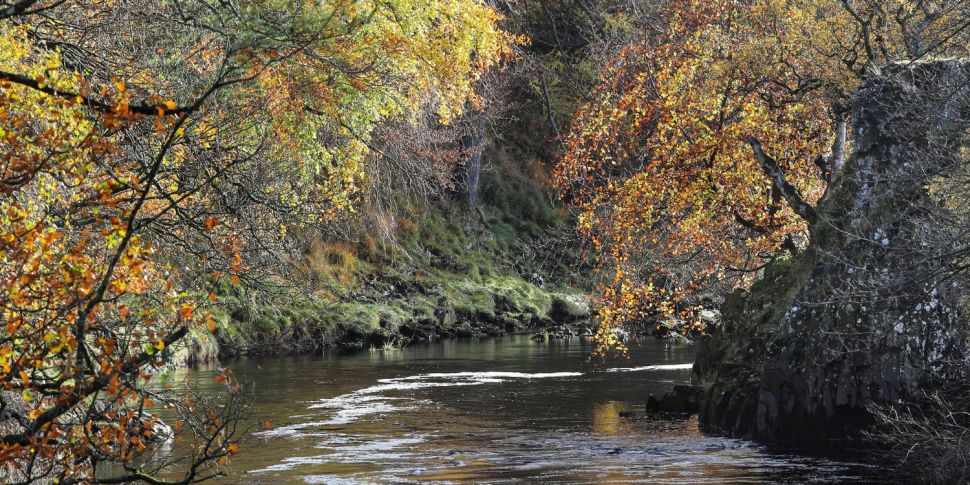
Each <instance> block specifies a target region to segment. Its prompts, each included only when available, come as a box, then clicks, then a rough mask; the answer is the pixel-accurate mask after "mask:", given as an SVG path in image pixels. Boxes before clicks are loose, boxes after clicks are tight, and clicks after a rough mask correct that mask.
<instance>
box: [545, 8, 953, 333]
mask: <svg viewBox="0 0 970 485" xmlns="http://www.w3.org/2000/svg"><path fill="white" fill-rule="evenodd" d="M967 12H968V6H967V3H966V2H960V1H941V2H923V1H913V2H910V1H893V2H875V1H849V0H846V1H840V2H837V1H826V2H807V1H793V0H762V1H755V2H742V1H732V0H720V1H714V2H706V1H705V2H701V1H696V0H680V1H675V2H671V4H670V5H669V7H668V10H667V12H666V14H665V18H666V19H667V21H668V24H667V27H666V29H664V30H662V31H661V32H660V33H658V34H656V35H651V36H648V37H647V38H645V39H643V40H642V41H640V42H636V43H633V44H631V45H628V46H627V47H626V48H625V49H624V50H623V51H622V52H621V53H620V54H619V55H618V56H616V57H615V58H614V59H612V61H611V62H610V63H609V64H608V65H607V67H606V68H605V69H604V70H603V73H602V75H601V82H600V84H599V85H598V86H597V87H596V89H595V94H594V97H593V100H592V101H590V102H589V103H587V104H585V105H584V106H583V107H582V108H580V109H579V110H578V112H577V113H576V115H575V118H574V120H573V125H572V127H571V129H570V131H569V133H568V134H567V136H566V137H565V143H566V146H567V150H566V155H565V156H564V157H563V158H562V160H561V162H560V164H559V166H558V168H557V172H556V179H557V184H558V186H559V188H560V189H561V190H562V194H563V197H564V198H565V199H566V200H567V201H569V202H570V203H571V204H573V205H574V206H575V207H576V208H577V209H578V210H579V229H580V231H581V232H582V233H583V234H584V235H586V236H587V238H589V239H590V240H591V241H592V243H593V246H594V248H595V250H596V251H597V255H598V256H597V257H598V261H599V264H600V266H601V268H602V271H603V272H602V295H601V302H600V305H599V309H598V312H597V314H598V317H599V319H600V321H601V323H602V324H603V325H601V330H600V338H601V340H602V341H608V340H609V339H610V338H611V337H610V335H611V332H610V328H611V327H612V326H614V325H617V324H623V323H631V322H651V323H655V324H656V325H658V327H659V326H660V325H661V324H663V323H664V322H669V321H679V322H683V324H685V325H686V326H688V327H693V328H697V327H703V322H702V320H701V319H700V318H699V311H700V310H701V309H702V308H703V306H704V305H705V301H717V300H718V299H719V298H720V297H722V296H723V295H724V294H725V293H726V292H727V291H730V290H731V289H732V288H735V287H738V286H744V285H746V284H748V283H750V282H751V281H752V280H753V279H754V278H755V277H756V276H757V274H758V272H759V270H760V269H761V268H763V267H764V266H765V265H766V264H767V263H768V262H769V261H771V260H772V259H774V258H776V257H778V256H779V255H781V254H784V253H795V252H797V251H799V248H800V247H802V246H804V244H805V242H806V238H807V228H808V226H809V225H811V224H813V223H815V222H816V221H817V219H818V216H817V214H815V210H814V205H815V203H816V202H817V201H818V200H819V199H820V198H821V197H823V195H824V194H825V190H826V186H827V182H828V180H829V179H830V178H831V177H833V176H835V174H836V172H837V171H838V170H839V168H840V167H841V164H842V162H843V161H844V158H845V153H846V132H847V125H848V120H847V119H846V115H847V108H846V106H847V103H848V100H849V98H850V96H851V94H852V92H853V90H854V89H855V88H856V87H857V86H858V85H859V83H860V81H861V80H862V79H863V78H864V77H865V76H866V74H867V73H868V72H869V71H870V70H872V69H876V68H878V66H880V65H885V64H886V63H889V62H897V61H902V60H913V59H916V58H919V57H922V56H927V55H930V54H933V55H940V54H941V53H946V52H949V53H966V46H967V27H968V25H967V24H968V18H970V17H968V15H967ZM828 147H831V148H830V149H829V148H828ZM823 154H824V155H823Z"/></svg>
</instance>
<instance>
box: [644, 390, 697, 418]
mask: <svg viewBox="0 0 970 485" xmlns="http://www.w3.org/2000/svg"><path fill="white" fill-rule="evenodd" d="M650 397H651V398H653V399H654V401H655V402H654V403H651V402H650V398H647V407H648V408H649V407H650V406H651V404H652V405H653V406H654V407H655V408H656V412H661V413H676V414H687V415H691V414H697V413H698V411H700V408H701V401H702V400H703V399H704V389H703V388H702V387H699V386H685V385H680V384H678V385H676V386H674V389H673V391H671V392H668V393H666V394H664V395H663V397H662V398H660V399H659V400H657V399H656V398H655V397H653V396H650Z"/></svg>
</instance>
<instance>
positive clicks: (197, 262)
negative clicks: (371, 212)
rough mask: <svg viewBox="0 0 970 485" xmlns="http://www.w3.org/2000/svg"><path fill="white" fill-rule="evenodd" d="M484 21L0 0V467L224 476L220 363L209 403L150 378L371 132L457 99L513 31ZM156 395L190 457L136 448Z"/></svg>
mask: <svg viewBox="0 0 970 485" xmlns="http://www.w3.org/2000/svg"><path fill="white" fill-rule="evenodd" d="M498 20H499V16H498V15H497V14H496V13H495V12H494V11H493V10H492V9H491V8H489V7H486V6H484V5H481V4H479V3H476V2H473V1H467V0H428V1H423V0H417V1H412V0H404V1H392V2H336V3H332V2H328V3H325V4H319V5H318V4H311V3H305V4H300V5H294V4H292V2H276V1H272V0H270V1H255V2H242V3H241V4H239V5H236V4H234V3H230V2H223V3H220V4H218V5H215V4H211V3H209V2H177V5H176V4H175V3H159V2H138V1H136V2H126V3H123V4H121V3H116V2H100V1H95V2H68V3H65V2H56V1H52V2H43V1H31V0H26V1H20V2H15V3H13V4H11V6H9V7H8V6H6V5H5V6H3V7H0V227H2V234H0V321H2V322H3V327H2V328H0V370H2V372H0V481H2V482H4V483H19V482H23V483H32V482H35V481H37V480H47V481H53V482H55V483H79V482H83V483H121V482H123V481H126V480H134V481H138V480H143V481H150V482H153V483H161V482H160V480H161V478H160V477H159V476H158V475H157V474H156V472H157V471H159V470H162V469H164V470H166V473H167V476H168V477H174V478H173V479H172V480H173V482H175V483H189V482H193V481H198V480H201V479H204V478H207V477H211V476H214V475H218V474H220V473H222V471H221V470H222V467H223V466H224V465H226V464H227V462H228V459H229V457H230V456H231V455H233V454H235V453H236V452H237V450H238V445H237V444H236V439H238V436H237V434H236V432H235V426H236V423H237V422H238V420H239V419H240V417H241V410H240V407H239V402H238V399H236V398H235V396H234V395H235V394H236V392H237V391H238V389H239V388H238V385H237V384H236V383H235V382H234V380H233V379H232V376H231V373H230V372H228V371H227V372H225V373H223V374H220V375H219V376H218V377H217V383H219V384H222V385H224V386H225V388H226V398H225V399H222V400H215V401H206V400H203V399H201V398H199V397H198V396H194V395H193V394H192V393H191V392H187V391H185V390H182V391H178V392H177V391H176V390H173V389H163V388H159V386H157V385H150V381H151V379H152V375H153V374H154V373H155V372H156V371H157V370H158V369H159V368H161V367H162V366H164V365H165V363H166V360H167V359H168V358H169V357H170V355H171V351H172V347H173V346H176V345H177V344H178V342H179V340H180V339H182V338H184V337H185V336H186V335H187V334H189V333H191V332H210V331H212V330H214V329H215V325H214V322H213V321H212V318H211V316H210V315H209V312H208V310H207V308H208V307H209V306H211V305H216V304H218V301H217V298H216V297H215V294H214V293H212V292H211V291H210V288H211V287H212V285H215V284H239V283H240V282H241V280H243V279H245V278H246V275H247V273H248V272H250V271H257V269H254V268H253V266H252V260H254V259H259V258H261V257H262V256H264V255H265V253H266V252H267V251H270V250H272V248H277V247H282V246H285V245H286V244H287V241H286V229H287V228H288V227H294V226H296V227H299V226H302V225H306V224H311V223H315V222H320V221H332V220H335V219H339V218H340V217H343V216H344V215H345V214H347V213H348V212H349V211H352V210H353V208H354V204H355V202H356V201H357V200H358V199H359V198H360V197H361V196H362V195H364V194H363V191H364V187H366V184H363V183H362V181H363V180H365V179H366V177H367V173H366V164H365V163H364V162H365V160H367V159H368V157H371V156H373V153H372V151H371V149H370V142H371V139H370V137H371V134H372V133H373V132H374V131H375V130H377V129H378V128H379V127H380V126H382V125H383V124H385V123H387V122H390V121H394V122H396V123H405V124H406V123H407V122H408V121H409V120H412V119H414V117H416V116H419V114H420V113H422V112H432V113H435V114H436V116H437V117H438V119H439V122H441V123H447V122H449V121H451V120H452V119H453V118H454V117H456V116H458V115H459V114H460V113H461V111H462V109H463V108H464V106H465V105H466V103H468V102H469V101H472V102H474V100H475V95H474V86H475V83H476V81H477V79H478V77H479V76H480V75H481V74H482V73H483V72H484V71H486V70H487V69H489V68H491V67H493V66H494V65H495V64H496V63H498V62H500V61H501V60H502V59H503V58H504V57H505V56H507V55H508V54H509V52H510V51H509V46H510V45H511V43H513V42H514V41H515V39H513V38H512V37H511V36H509V35H507V34H506V33H504V32H502V31H501V30H499V28H498V27H497V22H498ZM133 24H137V25H138V29H139V32H140V33H139V36H132V35H131V34H130V32H128V29H127V26H130V25H133ZM162 408H164V409H165V410H166V411H165V413H167V414H166V416H168V419H167V420H168V425H169V426H171V430H172V432H174V434H175V435H176V436H177V437H180V438H179V439H180V440H183V442H187V443H192V445H191V446H189V447H188V451H187V453H188V455H187V456H177V457H176V456H171V457H165V458H159V457H157V456H150V454H151V451H152V449H153V443H155V442H157V441H158V440H164V439H167V438H168V437H167V436H166V435H167V434H168V433H169V432H168V431H166V428H165V426H163V425H161V423H160V421H159V416H160V415H159V410H160V409H162Z"/></svg>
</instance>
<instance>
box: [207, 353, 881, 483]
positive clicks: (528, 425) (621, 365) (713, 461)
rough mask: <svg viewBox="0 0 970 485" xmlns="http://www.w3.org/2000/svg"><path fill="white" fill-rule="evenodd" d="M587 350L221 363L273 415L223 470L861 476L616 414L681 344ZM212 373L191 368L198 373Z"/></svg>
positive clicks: (685, 424)
mask: <svg viewBox="0 0 970 485" xmlns="http://www.w3.org/2000/svg"><path fill="white" fill-rule="evenodd" d="M591 350H592V349H591V344H590V343H589V342H584V341H581V340H579V339H572V340H571V341H568V342H567V341H553V342H549V343H535V342H533V341H531V340H530V339H529V338H528V337H526V336H509V337H501V338H489V339H470V340H449V341H444V342H439V343H433V344H422V345H415V346H411V347H408V348H405V349H398V350H372V351H363V352H358V353H354V354H349V355H348V354H344V355H341V354H339V353H326V354H324V355H320V356H312V357H309V356H308V357H288V358H265V359H253V358H250V359H244V360H235V361H231V362H228V363H227V365H228V366H229V367H231V368H232V369H233V370H234V371H235V372H236V375H237V376H239V377H241V378H242V379H243V380H245V381H248V382H250V383H251V384H253V387H254V389H255V391H254V392H255V405H256V407H257V412H256V417H255V422H260V423H261V422H263V421H264V420H270V421H271V422H272V423H273V428H272V429H271V430H268V431H261V432H258V433H257V434H256V436H255V437H254V438H252V439H250V440H249V441H248V442H246V443H244V445H243V447H242V450H241V451H242V453H241V454H240V455H239V456H238V457H236V458H234V459H233V464H232V469H233V476H232V477H231V478H230V479H227V480H225V481H224V483H255V484H259V483H267V484H268V483H326V484H331V483H334V484H341V483H418V482H425V481H439V482H443V483H449V482H487V483H526V482H543V483H846V482H857V483H858V482H870V481H872V476H873V475H874V474H875V473H876V470H874V469H872V468H870V467H866V466H864V465H860V464H853V463H848V462H838V461H833V460H828V459H819V458H810V457H802V456H798V455H790V454H777V453H769V452H768V451H766V450H765V449H764V448H762V447H760V446H757V445H754V444H752V443H749V442H746V441H741V440H732V439H726V438H720V437H710V436H705V435H703V434H701V433H700V432H699V431H698V429H697V422H696V420H684V421H637V422H631V421H630V420H628V419H626V418H622V417H620V413H621V412H623V411H627V410H635V411H640V410H642V408H643V403H644V401H645V400H646V397H647V396H648V395H649V394H655V395H657V396H660V395H662V394H663V393H664V392H666V391H668V390H670V389H671V388H672V387H673V385H674V384H678V383H686V382H688V380H689V377H690V370H689V364H690V363H691V362H692V361H693V351H692V350H691V349H690V347H668V346H666V345H665V344H664V343H662V342H658V341H656V340H653V339H648V340H645V341H642V342H639V343H634V344H632V345H631V348H630V350H631V351H630V357H629V359H626V360H617V361H612V362H608V363H607V364H606V365H605V366H604V365H594V364H591V363H589V362H587V358H588V356H589V354H590V351H591ZM212 372H213V370H206V369H202V370H197V371H191V375H192V378H193V381H194V382H196V383H197V385H202V386H206V385H210V384H207V383H211V382H212V379H209V378H208V377H209V374H211V373H212ZM867 477H868V478H867Z"/></svg>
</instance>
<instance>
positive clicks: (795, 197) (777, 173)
mask: <svg viewBox="0 0 970 485" xmlns="http://www.w3.org/2000/svg"><path fill="white" fill-rule="evenodd" d="M744 141H746V142H748V144H749V145H751V149H752V150H753V151H754V156H755V158H757V159H758V162H759V163H760V164H761V169H762V170H764V172H765V174H766V175H768V177H769V178H771V182H772V183H773V184H774V185H775V188H777V189H778V191H779V192H781V196H782V197H784V198H785V201H786V202H788V205H789V206H790V207H791V208H792V210H794V211H795V213H796V214H798V215H799V216H801V218H802V219H805V220H806V221H807V222H808V224H809V225H814V224H815V222H816V221H817V220H818V214H817V213H816V212H815V208H814V207H812V206H811V204H809V203H808V202H805V199H803V198H802V196H801V194H799V193H798V189H796V188H795V186H794V185H792V184H790V183H789V182H788V180H787V179H786V178H785V174H784V173H783V172H782V171H781V167H779V166H778V162H776V161H775V159H774V158H771V156H770V155H768V154H766V153H765V151H764V149H763V148H762V147H761V142H760V141H758V139H757V138H754V137H750V136H749V137H746V138H745V139H744Z"/></svg>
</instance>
